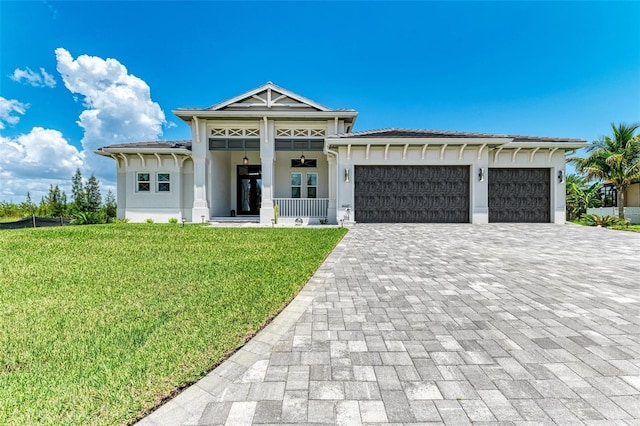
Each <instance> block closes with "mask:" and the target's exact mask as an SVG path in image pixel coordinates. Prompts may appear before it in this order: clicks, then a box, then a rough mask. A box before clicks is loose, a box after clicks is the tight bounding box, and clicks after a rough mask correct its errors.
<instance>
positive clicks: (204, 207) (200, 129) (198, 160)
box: [191, 117, 210, 222]
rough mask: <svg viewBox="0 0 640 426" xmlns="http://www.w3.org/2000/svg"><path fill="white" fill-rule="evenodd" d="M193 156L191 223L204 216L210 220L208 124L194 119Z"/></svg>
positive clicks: (192, 132)
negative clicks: (207, 171) (208, 197)
mask: <svg viewBox="0 0 640 426" xmlns="http://www.w3.org/2000/svg"><path fill="white" fill-rule="evenodd" d="M191 140H192V141H193V143H192V145H191V155H192V160H193V208H192V210H191V221H192V222H199V221H200V220H201V217H202V216H204V218H205V220H209V219H210V216H209V203H208V202H207V173H206V166H207V153H208V152H207V151H208V150H207V148H208V147H207V143H206V122H202V123H201V122H200V121H199V120H198V118H197V117H193V121H192V125H191Z"/></svg>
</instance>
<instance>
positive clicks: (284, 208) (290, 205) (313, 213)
mask: <svg viewBox="0 0 640 426" xmlns="http://www.w3.org/2000/svg"><path fill="white" fill-rule="evenodd" d="M273 204H274V205H276V206H278V214H279V215H280V216H282V217H327V209H328V208H329V199H328V198H274V199H273Z"/></svg>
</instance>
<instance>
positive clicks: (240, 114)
mask: <svg viewBox="0 0 640 426" xmlns="http://www.w3.org/2000/svg"><path fill="white" fill-rule="evenodd" d="M172 112H173V113H174V114H175V115H176V116H177V117H179V118H181V119H182V120H184V121H186V122H190V121H191V120H193V117H197V118H199V119H205V120H206V119H215V118H223V119H239V120H247V119H256V118H257V119H262V118H263V117H266V118H286V119H292V120H295V119H303V120H314V119H317V120H330V119H334V118H336V117H338V118H342V119H351V121H352V122H355V120H356V117H357V116H358V112H357V111H290V110H289V111H285V110H282V111H278V110H275V111H273V110H246V111H205V110H201V109H182V108H181V109H176V110H173V111H172Z"/></svg>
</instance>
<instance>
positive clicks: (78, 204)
mask: <svg viewBox="0 0 640 426" xmlns="http://www.w3.org/2000/svg"><path fill="white" fill-rule="evenodd" d="M71 198H72V200H73V204H72V210H74V212H82V211H85V210H86V209H87V193H86V192H85V190H84V184H83V183H82V173H81V172H80V169H76V172H75V173H74V174H73V177H72V178H71Z"/></svg>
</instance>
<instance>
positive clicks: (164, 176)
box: [157, 173, 171, 192]
mask: <svg viewBox="0 0 640 426" xmlns="http://www.w3.org/2000/svg"><path fill="white" fill-rule="evenodd" d="M157 177H158V192H169V191H171V175H170V174H169V173H158V176H157Z"/></svg>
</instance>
